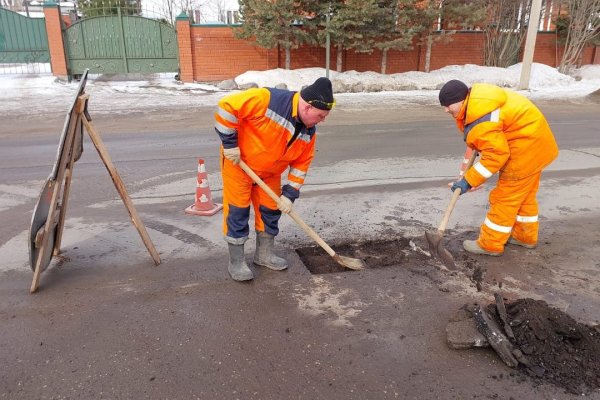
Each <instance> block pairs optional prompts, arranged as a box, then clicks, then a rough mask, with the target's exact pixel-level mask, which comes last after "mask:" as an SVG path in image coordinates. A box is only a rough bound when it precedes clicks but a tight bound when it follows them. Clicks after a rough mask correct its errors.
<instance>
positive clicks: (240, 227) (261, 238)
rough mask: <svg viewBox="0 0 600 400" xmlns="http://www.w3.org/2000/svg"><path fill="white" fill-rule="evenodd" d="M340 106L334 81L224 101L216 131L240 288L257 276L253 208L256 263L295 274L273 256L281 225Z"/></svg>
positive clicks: (226, 227)
mask: <svg viewBox="0 0 600 400" xmlns="http://www.w3.org/2000/svg"><path fill="white" fill-rule="evenodd" d="M334 104H335V101H334V99H333V90H332V87H331V81H330V80H329V79H327V78H319V79H317V80H316V81H315V82H314V83H313V84H312V85H309V86H307V87H305V88H303V89H302V90H301V91H300V92H293V91H289V90H282V89H273V88H259V89H249V90H246V91H243V92H239V93H235V94H232V95H229V96H226V97H224V98H223V99H222V100H221V101H220V102H219V107H218V109H217V112H216V113H215V130H216V131H217V133H218V134H219V137H220V138H221V141H222V146H221V173H222V175H223V219H224V223H223V234H224V238H225V241H226V242H227V243H228V247H229V267H228V270H229V274H230V275H231V277H232V278H233V279H235V280H236V281H246V280H250V279H252V278H253V277H254V276H253V274H252V271H251V270H250V268H249V267H248V265H247V264H246V261H245V258H244V243H245V242H246V240H248V235H249V225H248V220H249V218H250V203H252V206H253V208H254V214H255V220H254V228H255V229H256V252H255V254H254V263H255V264H257V265H261V266H264V267H267V268H270V269H273V270H277V271H279V270H284V269H286V268H287V266H288V265H287V261H286V260H285V259H283V258H281V257H278V256H276V255H275V253H274V252H273V247H274V241H275V236H277V234H278V233H279V227H278V225H279V218H280V217H281V213H282V212H284V213H289V212H290V211H291V209H292V203H293V202H294V200H296V199H297V198H298V196H300V188H301V187H302V185H303V184H304V179H305V178H306V174H307V172H308V168H309V167H310V164H311V162H312V160H313V157H314V153H315V140H316V128H315V126H316V125H317V124H318V123H319V122H321V121H324V120H325V118H326V117H327V115H329V111H330V110H331V109H332V108H333V106H334ZM240 159H242V160H243V161H244V162H245V163H246V164H247V165H248V166H249V167H250V169H252V170H253V171H254V172H255V173H256V174H257V175H258V176H259V177H260V178H262V180H263V181H264V182H265V183H266V184H267V185H268V186H269V187H270V188H271V189H272V190H273V191H274V192H275V193H277V194H278V195H280V199H279V202H278V203H277V202H275V201H273V199H271V198H270V197H269V196H268V195H267V193H265V192H264V191H263V190H262V189H261V188H260V187H259V186H258V185H255V184H254V183H253V181H252V179H251V178H250V177H249V176H248V175H247V174H246V173H245V172H244V171H243V170H242V169H241V168H240V167H239V165H238V164H239V161H240ZM288 168H289V171H288V175H287V180H288V183H287V184H286V185H284V186H283V187H281V174H282V173H283V172H284V171H285V170H286V169H288Z"/></svg>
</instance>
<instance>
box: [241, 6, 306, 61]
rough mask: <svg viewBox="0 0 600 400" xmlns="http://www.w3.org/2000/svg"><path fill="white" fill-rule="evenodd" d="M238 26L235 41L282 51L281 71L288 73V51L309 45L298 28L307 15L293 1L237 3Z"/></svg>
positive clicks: (301, 28)
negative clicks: (286, 70)
mask: <svg viewBox="0 0 600 400" xmlns="http://www.w3.org/2000/svg"><path fill="white" fill-rule="evenodd" d="M239 3H240V17H241V20H242V25H241V26H240V27H239V28H236V29H235V30H234V34H235V37H236V38H239V39H254V40H256V43H257V44H258V45H259V46H261V47H264V48H267V49H273V48H276V47H277V46H280V47H283V48H284V49H285V68H286V69H290V64H291V62H290V59H291V50H292V49H295V48H298V46H299V45H301V44H302V43H305V42H310V37H309V34H308V32H307V31H306V30H305V29H303V27H302V25H303V23H304V20H305V19H306V18H307V16H308V15H309V13H308V12H307V10H306V9H304V8H303V3H301V2H298V1H294V0H275V1H265V0H240V1H239Z"/></svg>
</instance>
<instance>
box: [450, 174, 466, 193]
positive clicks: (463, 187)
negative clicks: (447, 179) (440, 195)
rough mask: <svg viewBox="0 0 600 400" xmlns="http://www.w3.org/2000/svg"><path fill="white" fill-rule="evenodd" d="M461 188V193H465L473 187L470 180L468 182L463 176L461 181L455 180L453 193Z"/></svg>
mask: <svg viewBox="0 0 600 400" xmlns="http://www.w3.org/2000/svg"><path fill="white" fill-rule="evenodd" d="M459 188H460V194H465V193H467V192H468V191H469V190H470V189H471V185H469V182H467V180H466V179H465V178H462V179H461V180H460V181H456V182H454V183H453V184H452V187H451V188H450V190H452V193H454V191H455V190H456V189H459Z"/></svg>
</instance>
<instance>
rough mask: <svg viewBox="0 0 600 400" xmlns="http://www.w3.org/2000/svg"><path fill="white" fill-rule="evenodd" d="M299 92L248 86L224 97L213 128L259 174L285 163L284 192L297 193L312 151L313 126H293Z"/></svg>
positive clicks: (280, 168)
mask: <svg viewBox="0 0 600 400" xmlns="http://www.w3.org/2000/svg"><path fill="white" fill-rule="evenodd" d="M298 99H299V93H297V92H292V91H289V90H281V89H273V88H260V89H249V90H246V91H243V92H240V93H235V94H232V95H229V96H226V97H224V98H223V99H221V101H220V102H219V107H218V109H217V112H216V113H215V130H216V131H217V133H218V134H219V137H220V138H221V141H222V142H223V147H224V148H232V147H236V146H239V147H240V151H241V154H242V159H243V160H244V161H245V162H246V164H248V166H249V167H250V168H252V169H253V170H254V171H255V172H256V173H257V174H259V175H269V174H273V175H277V174H281V173H283V171H285V169H286V168H288V166H289V167H290V171H289V173H288V181H289V186H288V185H286V187H284V194H286V195H287V196H288V197H290V198H292V199H294V198H296V197H298V195H299V193H298V191H299V190H300V187H301V186H302V185H303V184H304V179H305V177H306V173H307V172H308V168H309V166H310V163H311V162H312V159H313V157H314V151H315V140H316V129H315V128H314V127H312V128H306V127H305V126H304V125H303V124H302V125H301V129H300V132H299V134H298V136H297V138H296V139H295V140H294V141H293V143H292V144H291V145H288V144H289V142H290V139H291V138H292V136H293V135H294V132H295V130H296V124H297V123H299V122H300V121H299V118H298Z"/></svg>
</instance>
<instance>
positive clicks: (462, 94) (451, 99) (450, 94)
mask: <svg viewBox="0 0 600 400" xmlns="http://www.w3.org/2000/svg"><path fill="white" fill-rule="evenodd" d="M467 94H469V88H468V87H467V85H465V84H464V83H463V82H461V81H458V80H456V79H452V80H451V81H448V82H446V84H445V85H444V86H442V89H441V90H440V104H441V105H443V106H444V107H448V106H449V105H450V104H454V103H458V102H459V101H463V100H464V99H466V98H467Z"/></svg>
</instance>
